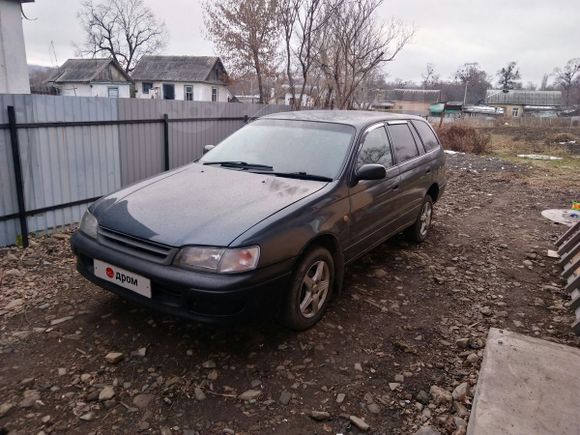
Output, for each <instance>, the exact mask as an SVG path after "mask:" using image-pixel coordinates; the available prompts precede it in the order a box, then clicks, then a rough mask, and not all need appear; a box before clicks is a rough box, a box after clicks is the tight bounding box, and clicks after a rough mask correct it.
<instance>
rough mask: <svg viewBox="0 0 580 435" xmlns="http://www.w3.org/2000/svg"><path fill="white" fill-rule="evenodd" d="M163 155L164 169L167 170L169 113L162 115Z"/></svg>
mask: <svg viewBox="0 0 580 435" xmlns="http://www.w3.org/2000/svg"><path fill="white" fill-rule="evenodd" d="M163 156H164V158H165V170H166V171H169V115H168V114H167V113H166V114H165V115H163Z"/></svg>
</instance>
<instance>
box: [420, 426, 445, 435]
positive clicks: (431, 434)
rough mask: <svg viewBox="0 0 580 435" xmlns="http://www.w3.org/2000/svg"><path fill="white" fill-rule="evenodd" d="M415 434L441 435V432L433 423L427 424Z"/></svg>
mask: <svg viewBox="0 0 580 435" xmlns="http://www.w3.org/2000/svg"><path fill="white" fill-rule="evenodd" d="M415 435H441V432H439V431H438V430H437V429H435V428H434V427H433V426H431V425H425V426H423V427H421V428H420V429H419V430H418V431H417V432H415Z"/></svg>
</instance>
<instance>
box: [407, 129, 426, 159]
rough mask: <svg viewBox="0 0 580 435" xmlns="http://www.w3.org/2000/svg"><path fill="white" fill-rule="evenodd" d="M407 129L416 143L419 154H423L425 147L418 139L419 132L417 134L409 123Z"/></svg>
mask: <svg viewBox="0 0 580 435" xmlns="http://www.w3.org/2000/svg"><path fill="white" fill-rule="evenodd" d="M409 130H411V134H412V135H413V139H414V140H415V143H416V144H417V148H418V149H419V154H425V147H424V146H423V142H421V139H419V134H417V130H415V129H414V128H413V127H412V126H411V125H409Z"/></svg>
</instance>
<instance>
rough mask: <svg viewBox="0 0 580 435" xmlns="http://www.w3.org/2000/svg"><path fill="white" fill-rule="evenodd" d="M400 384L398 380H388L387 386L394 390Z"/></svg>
mask: <svg viewBox="0 0 580 435" xmlns="http://www.w3.org/2000/svg"><path fill="white" fill-rule="evenodd" d="M400 386H401V384H399V383H398V382H389V388H390V389H391V391H395V390H396V389H397V388H399V387H400Z"/></svg>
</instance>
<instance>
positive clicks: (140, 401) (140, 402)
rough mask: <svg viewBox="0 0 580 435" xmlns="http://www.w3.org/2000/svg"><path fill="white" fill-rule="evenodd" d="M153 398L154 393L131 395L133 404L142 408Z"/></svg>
mask: <svg viewBox="0 0 580 435" xmlns="http://www.w3.org/2000/svg"><path fill="white" fill-rule="evenodd" d="M154 398H155V395H153V394H147V393H143V394H137V395H136V396H135V397H133V405H135V406H136V407H137V408H139V409H144V408H147V407H148V406H149V404H150V403H151V401H152V400H153V399H154Z"/></svg>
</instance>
